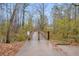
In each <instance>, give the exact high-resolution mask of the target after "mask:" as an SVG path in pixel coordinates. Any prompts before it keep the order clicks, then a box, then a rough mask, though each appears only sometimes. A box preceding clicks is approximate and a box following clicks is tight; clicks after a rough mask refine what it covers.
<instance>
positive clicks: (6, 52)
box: [0, 42, 24, 56]
mask: <svg viewBox="0 0 79 59" xmlns="http://www.w3.org/2000/svg"><path fill="white" fill-rule="evenodd" d="M23 43H24V42H15V43H10V44H7V43H0V56H13V55H15V54H16V53H17V52H18V51H19V49H20V48H21V47H22V46H23Z"/></svg>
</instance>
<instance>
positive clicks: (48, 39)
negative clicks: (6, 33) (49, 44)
mask: <svg viewBox="0 0 79 59" xmlns="http://www.w3.org/2000/svg"><path fill="white" fill-rule="evenodd" d="M49 34H50V33H49V31H48V40H49V39H50V36H49Z"/></svg>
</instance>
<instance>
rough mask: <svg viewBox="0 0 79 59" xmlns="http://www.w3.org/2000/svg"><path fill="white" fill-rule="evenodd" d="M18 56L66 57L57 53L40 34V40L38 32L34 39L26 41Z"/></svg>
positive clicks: (35, 33)
mask: <svg viewBox="0 0 79 59" xmlns="http://www.w3.org/2000/svg"><path fill="white" fill-rule="evenodd" d="M16 55H17V56H59V55H64V54H63V53H61V52H59V51H57V50H56V49H55V48H54V46H53V45H52V44H51V43H50V42H49V41H48V40H46V39H45V38H44V37H43V36H42V35H41V34H40V40H38V32H34V33H33V36H32V39H31V40H30V41H26V43H25V45H24V46H23V47H22V49H21V50H20V51H19V52H18V53H17V54H16Z"/></svg>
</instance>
